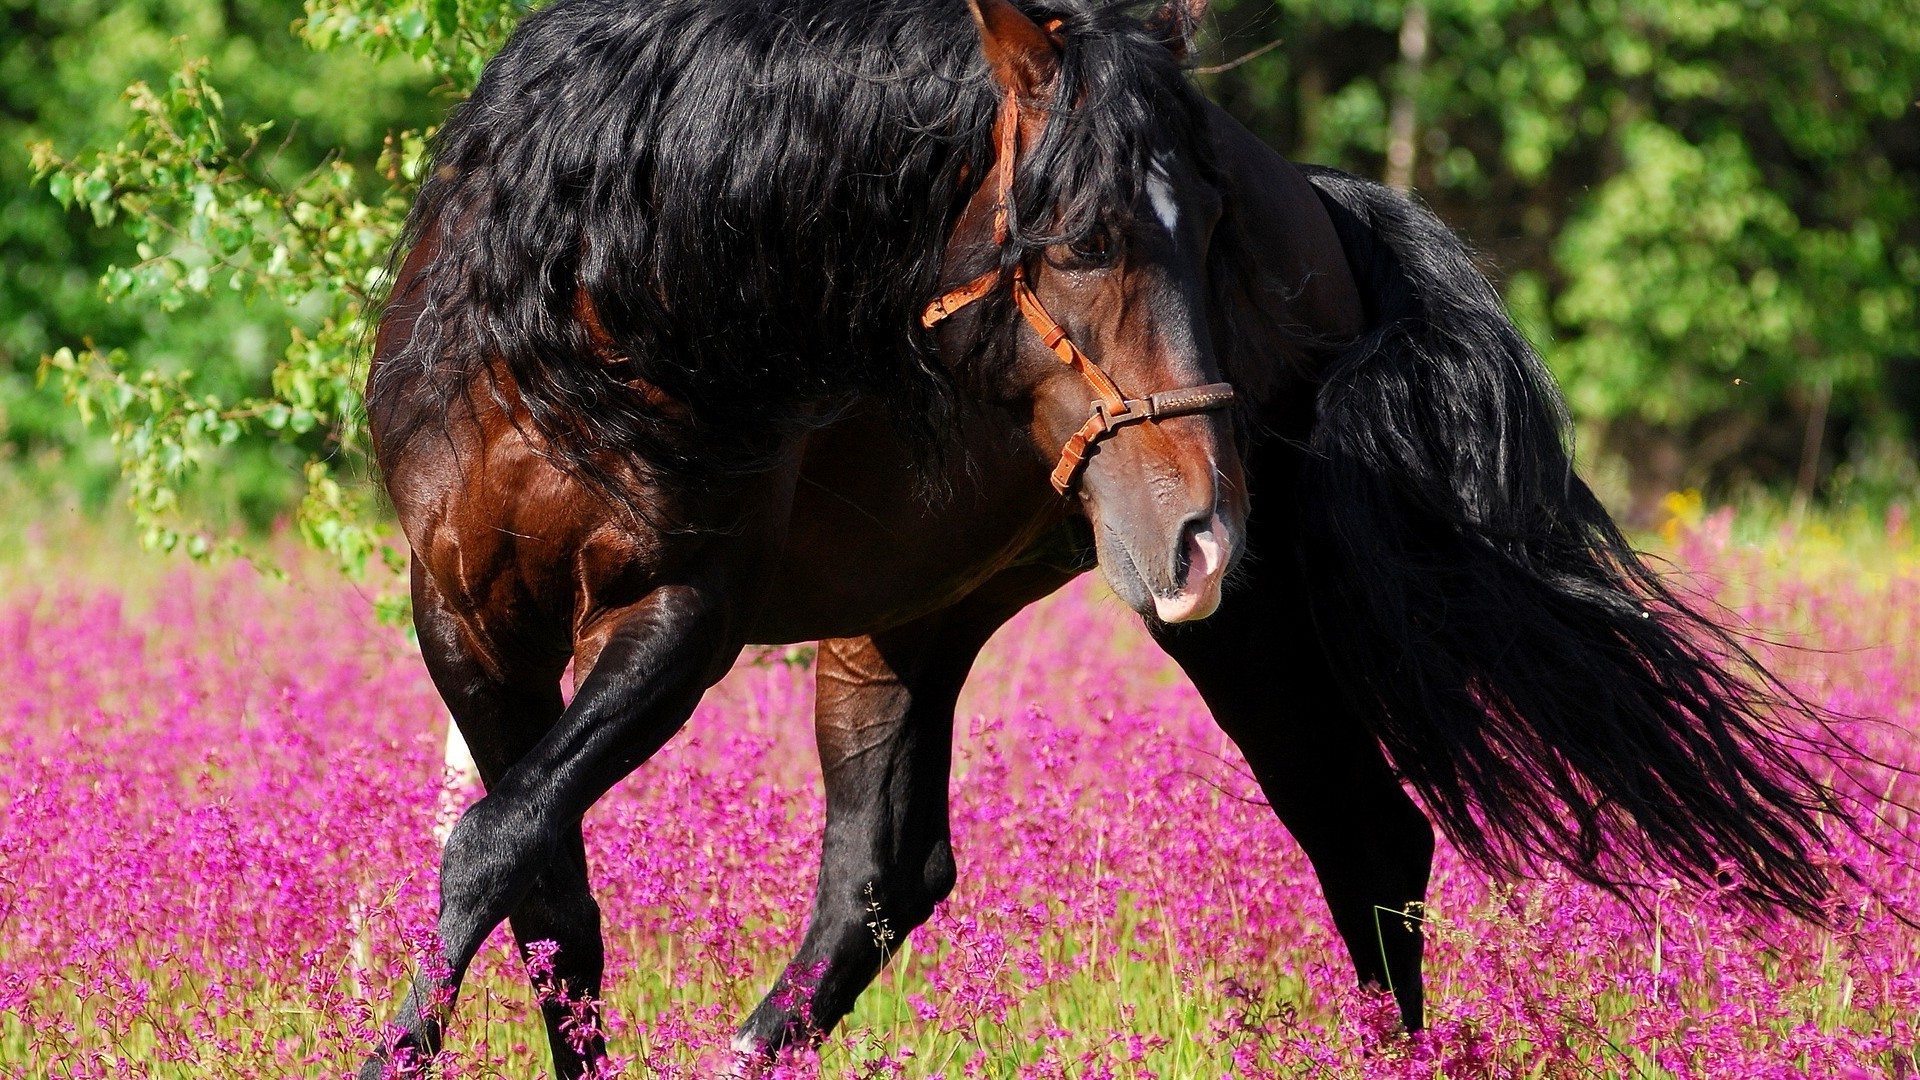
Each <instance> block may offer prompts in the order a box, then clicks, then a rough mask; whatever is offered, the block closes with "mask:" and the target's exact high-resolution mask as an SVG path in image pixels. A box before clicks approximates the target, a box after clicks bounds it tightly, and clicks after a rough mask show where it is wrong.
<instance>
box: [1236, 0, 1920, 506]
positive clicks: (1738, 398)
mask: <svg viewBox="0 0 1920 1080" xmlns="http://www.w3.org/2000/svg"><path fill="white" fill-rule="evenodd" d="M1220 3H1221V8H1220V14H1219V20H1218V21H1219V25H1220V28H1221V30H1222V34H1221V36H1220V39H1219V40H1218V41H1217V43H1216V44H1215V45H1214V47H1213V51H1212V53H1211V54H1210V56H1211V57H1216V58H1230V57H1233V56H1237V55H1239V54H1241V53H1242V52H1243V51H1244V50H1247V49H1249V48H1251V47H1252V46H1254V45H1256V44H1258V43H1259V42H1261V41H1263V40H1268V39H1271V38H1273V37H1276V36H1277V37H1280V38H1283V39H1284V40H1283V44H1282V45H1281V46H1280V47H1279V48H1277V49H1275V50H1273V51H1272V52H1270V53H1268V54H1266V55H1264V56H1261V57H1259V58H1257V59H1254V60H1250V61H1249V62H1247V63H1246V64H1244V65H1241V66H1239V67H1236V68H1234V69H1232V70H1230V71H1225V72H1221V73H1220V74H1218V75H1216V76H1213V78H1212V91H1213V92H1214V94H1215V95H1216V97H1217V98H1218V99H1219V100H1221V101H1222V102H1223V103H1225V104H1226V105H1227V106H1228V107H1229V108H1230V109H1232V110H1234V111H1235V112H1237V113H1239V114H1240V115H1242V116H1245V117H1248V118H1249V119H1250V121H1251V122H1252V123H1253V124H1254V125H1255V127H1256V129H1257V130H1259V131H1260V132H1261V133H1262V134H1263V135H1265V136H1266V137H1267V138H1268V139H1269V140H1270V141H1272V142H1274V144H1275V145H1276V146H1279V147H1280V148H1282V149H1283V150H1285V151H1287V152H1289V153H1290V154H1292V155H1293V156H1296V157H1299V158H1301V159H1303V160H1317V161H1326V162H1330V163H1333V164H1339V165H1343V166H1345V167H1348V168H1352V169H1355V170H1357V171H1361V172H1365V173H1369V174H1372V175H1375V176H1385V177H1389V178H1394V179H1399V180H1401V181H1403V182H1410V183H1411V186H1413V187H1415V188H1417V189H1418V190H1419V192H1420V193H1421V194H1422V195H1423V196H1424V197H1425V198H1426V199H1427V200H1428V201H1429V202H1431V203H1432V204H1433V205H1434V206H1435V207H1436V208H1437V209H1438V210H1439V211H1440V212H1441V213H1442V215H1443V216H1444V217H1446V218H1447V219H1448V220H1449V221H1450V222H1452V223H1453V224H1455V225H1456V226H1457V227H1461V228H1462V229H1463V230H1464V231H1465V232H1466V233H1467V234H1468V235H1469V236H1470V237H1471V238H1472V239H1473V240H1474V241H1475V242H1476V243H1477V244H1478V245H1479V246H1480V248H1481V249H1482V250H1483V251H1485V252H1486V253H1487V254H1488V255H1489V256H1490V257H1491V259H1492V261H1493V263H1494V264H1495V266H1496V267H1497V268H1498V269H1499V270H1500V271H1501V272H1502V274H1503V276H1504V277H1505V279H1506V284H1507V291H1508V298H1509V301H1510V302H1511V303H1512V304H1513V305H1514V307H1515V309H1516V312H1517V314H1518V315H1519V316H1520V317H1521V319H1522V322H1523V325H1526V326H1527V328H1528V329H1529V331H1530V332H1531V333H1532V334H1533V336H1534V337H1535V338H1536V340H1537V341H1538V342H1539V344H1540V345H1541V346H1542V349H1543V351H1544V352H1545V354H1546V355H1547V358H1548V360H1549V362H1550V363H1551V364H1552V365H1553V367H1554V369H1555V370H1556V372H1557V373H1558V374H1559V375H1560V377H1561V379H1562V380H1563V382H1564V383H1565V385H1566V386H1567V389H1568V392H1569V396H1570V398H1571V400H1572V403H1573V407H1574V410H1575V412H1576V414H1577V415H1578V416H1579V418H1580V419H1581V420H1582V421H1583V426H1584V427H1585V428H1586V429H1587V430H1588V431H1589V433H1590V434H1591V435H1593V436H1597V439H1590V440H1589V441H1597V442H1598V443H1599V444H1600V445H1601V446H1602V447H1604V449H1605V450H1607V451H1609V452H1611V453H1614V454H1618V455H1620V456H1621V457H1622V458H1623V459H1624V460H1625V461H1626V463H1627V465H1628V468H1629V473H1630V476H1631V480H1632V486H1633V489H1634V503H1635V506H1636V508H1637V509H1638V510H1640V511H1641V512H1642V513H1643V514H1645V513H1648V512H1650V511H1651V510H1652V508H1653V507H1654V506H1656V505H1657V503H1658V500H1659V497H1660V496H1661V495H1663V494H1665V493H1666V492H1667V491H1669V490H1671V489H1673V488H1676V487H1680V486H1684V485H1689V484H1700V483H1717V484H1720V485H1723V486H1734V485H1738V484H1739V483H1741V482H1742V481H1746V480H1757V481H1764V482H1772V483H1796V484H1797V486H1798V487H1799V488H1800V490H1801V492H1802V494H1803V495H1804V494H1806V493H1808V492H1809V491H1810V490H1811V489H1812V488H1813V486H1814V484H1815V481H1816V480H1817V479H1818V477H1819V476H1820V475H1822V473H1823V472H1824V471H1825V467H1826V466H1830V465H1831V464H1833V463H1834V462H1835V461H1836V460H1838V458H1839V457H1840V455H1841V454H1842V453H1845V452H1848V451H1852V452H1854V453H1855V454H1856V456H1867V457H1870V456H1872V455H1873V453H1874V447H1872V446H1871V445H1869V444H1871V443H1873V442H1874V441H1875V440H1885V439H1887V438H1890V437H1898V436H1901V435H1903V434H1904V433H1906V432H1909V431H1910V425H1911V417H1912V414H1913V413H1914V411H1915V410H1914V408H1913V404H1912V393H1911V391H1910V390H1909V389H1908V387H1909V386H1911V384H1912V383H1913V379H1912V377H1911V372H1912V368H1913V365H1914V364H1915V362H1916V358H1920V326H1917V324H1916V317H1917V316H1920V312H1916V304H1915V296H1916V291H1920V109H1917V108H1916V104H1915V100H1914V99H1915V98H1916V97H1917V96H1920V10H1916V9H1915V8H1914V6H1913V4H1912V3H1911V0H1791V2H1788V3H1757V2H1743V0H1661V2H1653V0H1596V2H1591V3H1581V4H1554V3H1546V2H1543V0H1220ZM1215 62H1216V63H1217V62H1218V60H1217V59H1216V61H1215ZM1396 173H1397V175H1396ZM1903 412H1904V413H1905V414H1906V418H1905V419H1904V422H1903V418H1902V415H1901V414H1902V413H1903ZM1906 437H1909V438H1910V435H1907V436H1906Z"/></svg>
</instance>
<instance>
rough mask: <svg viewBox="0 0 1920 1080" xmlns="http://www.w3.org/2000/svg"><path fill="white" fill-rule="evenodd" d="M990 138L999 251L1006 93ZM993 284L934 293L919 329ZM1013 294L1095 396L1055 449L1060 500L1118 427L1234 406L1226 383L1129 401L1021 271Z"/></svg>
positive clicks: (1003, 226)
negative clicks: (1089, 412)
mask: <svg viewBox="0 0 1920 1080" xmlns="http://www.w3.org/2000/svg"><path fill="white" fill-rule="evenodd" d="M994 138H995V142H996V143H997V145H998V160H996V161H995V162H994V167H993V178H992V183H993V184H994V187H995V199H994V205H993V240H994V243H996V244H1002V245H1004V244H1005V243H1006V242H1007V239H1008V236H1009V229H1008V225H1007V217H1008V214H1009V209H1008V208H1009V207H1010V206H1011V205H1012V202H1013V169H1014V161H1015V159H1016V158H1017V157H1018V155H1019V152H1020V101H1019V99H1018V97H1016V96H1015V95H1014V93H1013V91H1011V90H1009V91H1007V95H1006V98H1005V99H1004V100H1003V101H1002V102H1001V103H1000V113H999V115H998V116H997V117H995V118H994ZM999 283H1000V271H999V270H998V269H994V270H989V271H987V272H986V273H984V274H981V275H980V276H979V277H977V278H974V279H973V280H972V281H969V282H967V283H966V284H964V285H961V286H960V287H958V288H955V289H950V290H948V291H947V292H944V293H942V294H940V296H939V297H937V298H935V300H934V301H933V303H931V304H928V305H927V310H926V311H925V312H923V313H921V315H920V324H921V325H922V326H925V327H927V328H928V329H932V328H933V327H934V326H935V325H937V324H938V323H939V322H940V321H941V320H942V319H945V318H946V317H948V316H949V315H952V314H954V313H955V312H958V311H960V310H961V309H963V308H965V307H966V306H967V305H969V304H971V303H973V302H974V301H976V300H980V299H982V298H984V297H986V296H987V295H988V294H989V293H991V292H992V291H993V290H994V287H995V286H996V285H998V284H999ZM1012 291H1013V302H1014V304H1015V305H1016V306H1018V307H1019V309H1020V314H1021V315H1023V316H1025V318H1026V320H1027V325H1028V326H1031V327H1033V329H1034V332H1035V333H1037V334H1039V335H1040V340H1041V342H1042V343H1044V344H1045V345H1046V347H1047V348H1048V349H1051V350H1052V351H1053V354H1054V355H1055V356H1057V357H1059V358H1060V362H1061V363H1063V364H1065V365H1067V366H1068V367H1070V368H1072V369H1073V370H1075V371H1077V372H1079V373H1080V377H1081V378H1083V379H1085V380H1086V381H1087V383H1088V385H1090V386H1092V387H1093V391H1094V393H1096V394H1098V395H1100V396H1099V398H1098V399H1097V400H1095V401H1094V402H1093V403H1092V409H1093V415H1091V416H1089V417H1088V418H1087V422H1086V423H1084V424H1082V425H1080V430H1078V431H1076V432H1074V433H1073V435H1072V437H1070V438H1068V439H1067V444H1066V446H1065V447H1063V448H1062V449H1061V451H1060V461H1059V463H1058V464H1057V465H1055V466H1054V468H1053V477H1052V479H1053V488H1054V490H1055V491H1058V492H1059V493H1060V494H1062V495H1065V494H1067V493H1068V492H1070V491H1072V490H1073V486H1074V484H1075V483H1076V482H1077V481H1078V480H1079V478H1080V473H1081V472H1082V471H1083V470H1084V469H1085V468H1086V467H1087V458H1088V457H1090V456H1091V455H1092V452H1093V449H1094V447H1095V446H1097V445H1099V444H1100V443H1101V442H1102V441H1103V440H1105V439H1108V438H1110V437H1112V436H1114V435H1116V434H1118V433H1119V432H1120V429H1121V428H1124V427H1126V426H1127V425H1129V424H1137V423H1140V422H1142V421H1153V422H1156V423H1157V422H1158V421H1161V420H1165V419H1167V418H1169V417H1175V416H1192V415H1194V414H1195V413H1204V412H1213V411H1215V410H1217V409H1224V408H1226V407H1227V406H1228V405H1231V404H1232V403H1233V387H1232V386H1230V385H1228V384H1226V383H1208V384H1207V385H1205V386H1191V387H1188V388H1186V389H1184V390H1162V391H1160V392H1159V393H1157V394H1150V395H1148V396H1147V397H1144V398H1130V397H1128V396H1127V395H1126V394H1125V393H1123V392H1121V390H1120V387H1119V385H1118V384H1116V383H1115V382H1114V381H1113V377H1112V376H1110V375H1108V374H1107V373H1106V372H1105V371H1103V370H1101V368H1100V365H1099V364H1096V363H1094V362H1093V360H1092V358H1090V357H1088V356H1087V354H1086V353H1084V352H1081V351H1080V348H1079V347H1078V346H1076V345H1075V344H1074V343H1073V341H1072V339H1071V338H1069V337H1067V332H1066V330H1065V329H1063V328H1062V327H1061V326H1060V324H1059V322H1057V321H1055V319H1054V318H1053V316H1052V315H1050V314H1048V313H1047V309H1046V305H1044V304H1042V303H1041V302H1040V297H1039V296H1037V295H1035V294H1034V291H1033V289H1032V288H1031V287H1029V286H1028V285H1027V271H1026V267H1024V266H1016V267H1014V270H1013V282H1012Z"/></svg>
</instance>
